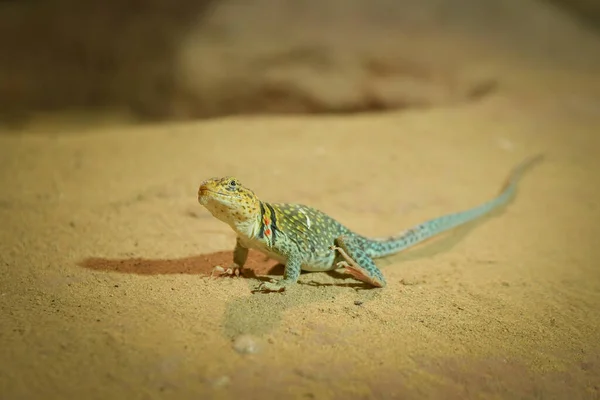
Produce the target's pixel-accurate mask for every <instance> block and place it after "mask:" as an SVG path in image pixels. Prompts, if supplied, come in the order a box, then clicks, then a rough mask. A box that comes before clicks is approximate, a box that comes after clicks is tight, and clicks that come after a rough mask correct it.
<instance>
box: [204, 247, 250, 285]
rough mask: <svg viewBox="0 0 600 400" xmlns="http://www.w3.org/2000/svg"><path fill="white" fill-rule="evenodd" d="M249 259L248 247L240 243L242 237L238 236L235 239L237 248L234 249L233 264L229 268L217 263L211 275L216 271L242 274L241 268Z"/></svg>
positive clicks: (236, 274)
mask: <svg viewBox="0 0 600 400" xmlns="http://www.w3.org/2000/svg"><path fill="white" fill-rule="evenodd" d="M247 259H248V248H246V247H244V246H243V245H242V244H241V243H240V239H239V238H237V239H236V241H235V248H234V249H233V264H231V265H230V266H229V268H227V269H225V268H223V267H221V266H220V265H217V266H216V267H214V268H213V270H212V273H211V274H210V276H211V277H212V276H213V274H214V273H215V271H217V272H220V273H223V272H224V273H226V274H227V275H235V276H240V270H241V269H242V268H243V267H244V264H246V260H247Z"/></svg>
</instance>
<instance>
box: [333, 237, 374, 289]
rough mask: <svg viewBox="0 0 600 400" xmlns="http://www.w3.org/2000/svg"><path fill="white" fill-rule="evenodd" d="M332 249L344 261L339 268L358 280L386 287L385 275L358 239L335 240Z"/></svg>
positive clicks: (339, 263) (339, 264) (344, 238)
mask: <svg viewBox="0 0 600 400" xmlns="http://www.w3.org/2000/svg"><path fill="white" fill-rule="evenodd" d="M330 248H331V249H332V250H337V251H338V252H339V253H340V255H341V256H342V258H343V259H344V261H340V262H338V263H337V266H338V267H344V268H345V269H346V271H347V272H348V273H349V274H351V275H352V276H354V277H355V278H356V279H358V280H360V281H363V282H366V283H369V284H371V285H373V286H375V287H384V286H385V285H386V283H385V278H384V277H383V274H382V273H381V271H380V270H379V268H377V266H376V265H375V263H374V262H373V260H372V259H371V257H369V256H368V255H367V253H366V252H365V251H364V250H363V248H362V246H361V245H360V243H359V242H358V241H357V240H356V239H354V238H352V237H350V236H340V237H338V238H337V239H336V240H335V245H334V246H331V247H330Z"/></svg>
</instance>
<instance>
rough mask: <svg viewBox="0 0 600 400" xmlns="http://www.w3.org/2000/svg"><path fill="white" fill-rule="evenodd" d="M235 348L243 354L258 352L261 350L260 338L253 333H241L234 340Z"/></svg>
mask: <svg viewBox="0 0 600 400" xmlns="http://www.w3.org/2000/svg"><path fill="white" fill-rule="evenodd" d="M233 349H234V350H235V351H237V352H238V353H241V354H256V353H258V352H260V350H261V345H260V341H259V339H258V338H256V337H254V336H252V335H240V336H238V337H236V338H235V340H234V341H233Z"/></svg>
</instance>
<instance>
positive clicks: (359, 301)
mask: <svg viewBox="0 0 600 400" xmlns="http://www.w3.org/2000/svg"><path fill="white" fill-rule="evenodd" d="M362 303H363V302H362V300H354V305H355V306H362Z"/></svg>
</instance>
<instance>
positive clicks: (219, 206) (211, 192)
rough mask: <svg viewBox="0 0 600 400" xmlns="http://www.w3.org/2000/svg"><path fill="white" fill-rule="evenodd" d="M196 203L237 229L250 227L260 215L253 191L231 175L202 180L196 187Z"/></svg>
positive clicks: (257, 201) (258, 204)
mask: <svg viewBox="0 0 600 400" xmlns="http://www.w3.org/2000/svg"><path fill="white" fill-rule="evenodd" d="M198 203H200V204H202V205H203V206H204V207H206V209H207V210H208V211H209V212H210V213H211V214H212V215H213V216H214V217H215V218H217V219H219V220H221V221H223V222H225V223H227V224H229V225H230V226H231V227H233V228H234V229H237V230H240V229H243V230H247V229H251V226H253V224H254V223H255V222H256V221H257V219H258V218H259V217H260V202H259V200H258V198H257V197H256V195H255V194H254V192H253V191H252V190H250V189H248V188H247V187H245V186H243V185H242V184H241V183H240V181H239V180H238V179H237V178H235V177H232V176H227V177H224V178H210V179H207V180H205V181H204V182H202V184H201V185H200V187H199V188H198Z"/></svg>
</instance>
